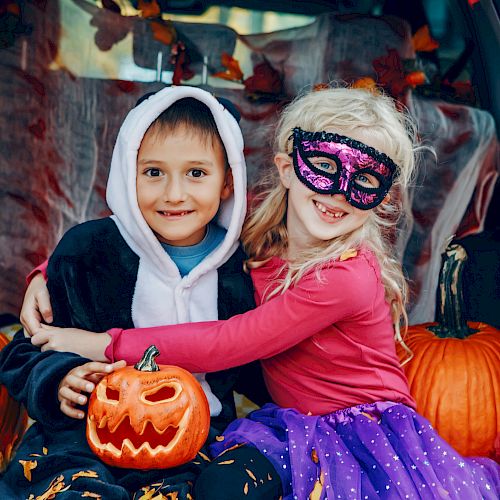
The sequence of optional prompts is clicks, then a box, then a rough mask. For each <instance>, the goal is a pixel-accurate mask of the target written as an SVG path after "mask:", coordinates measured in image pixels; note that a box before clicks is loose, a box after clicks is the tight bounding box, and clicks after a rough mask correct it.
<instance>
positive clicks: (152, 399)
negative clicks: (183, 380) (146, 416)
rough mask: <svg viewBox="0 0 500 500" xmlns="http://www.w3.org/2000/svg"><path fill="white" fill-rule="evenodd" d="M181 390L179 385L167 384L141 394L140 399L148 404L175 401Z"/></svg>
mask: <svg viewBox="0 0 500 500" xmlns="http://www.w3.org/2000/svg"><path fill="white" fill-rule="evenodd" d="M181 390H182V388H181V386H180V384H178V383H176V382H174V383H172V382H169V383H168V384H164V385H161V386H159V387H155V388H154V389H151V390H149V391H145V392H143V394H142V398H141V399H142V400H143V401H145V402H148V403H156V404H158V403H167V402H169V401H173V400H174V399H176V398H177V396H178V395H179V394H180V392H181Z"/></svg>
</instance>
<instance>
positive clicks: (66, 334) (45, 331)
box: [31, 325, 111, 362]
mask: <svg viewBox="0 0 500 500" xmlns="http://www.w3.org/2000/svg"><path fill="white" fill-rule="evenodd" d="M110 342H111V335H109V334H107V333H95V332H89V331H87V330H79V329H78V328H58V327H56V326H49V325H40V328H39V329H38V330H37V331H36V333H35V334H34V335H33V336H32V337H31V343H32V344H33V345H36V346H39V347H40V348H41V350H42V351H59V352H74V353H75V354H79V355H80V356H83V357H85V358H89V359H92V360H94V361H103V362H107V361H108V359H107V358H106V356H105V355H104V352H105V351H106V347H108V344H109V343H110Z"/></svg>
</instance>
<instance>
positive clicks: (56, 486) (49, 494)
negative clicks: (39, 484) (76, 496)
mask: <svg viewBox="0 0 500 500" xmlns="http://www.w3.org/2000/svg"><path fill="white" fill-rule="evenodd" d="M70 487H71V485H70V484H69V485H68V486H65V484H64V476H63V475H62V474H61V475H60V476H57V477H56V478H54V479H53V480H52V481H51V483H50V484H49V487H48V488H47V489H46V490H45V493H43V494H42V495H39V496H37V497H36V500H53V499H54V498H55V497H56V495H57V494H58V493H61V492H62V491H67V490H69V489H70Z"/></svg>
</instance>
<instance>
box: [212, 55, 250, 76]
mask: <svg viewBox="0 0 500 500" xmlns="http://www.w3.org/2000/svg"><path fill="white" fill-rule="evenodd" d="M221 63H222V66H224V68H226V71H219V72H218V73H215V74H214V75H212V76H213V77H215V78H222V79H224V80H230V81H235V82H241V81H242V80H243V71H241V68H240V63H239V62H238V61H237V60H236V59H234V57H232V56H230V55H229V54H228V53H226V52H223V53H222V56H221Z"/></svg>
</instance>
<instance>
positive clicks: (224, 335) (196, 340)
mask: <svg viewBox="0 0 500 500" xmlns="http://www.w3.org/2000/svg"><path fill="white" fill-rule="evenodd" d="M367 274H368V276H367ZM370 276H371V278H370ZM321 278H322V279H321V280H318V279H317V277H316V273H315V272H314V271H312V272H311V273H309V274H308V275H306V276H304V277H303V278H302V279H301V280H300V282H299V283H298V284H297V285H296V286H295V287H294V288H290V289H288V290H287V291H286V292H285V293H284V294H282V295H278V296H276V297H274V298H272V299H271V300H270V301H268V302H265V303H264V304H262V305H261V306H259V307H257V308H256V309H254V310H252V311H248V312H247V313H245V314H240V315H237V316H234V317H232V318H230V319H228V320H226V321H210V322H200V323H187V324H181V325H171V326H164V327H154V328H142V329H130V330H121V329H112V330H110V331H108V333H109V334H110V335H111V337H112V341H111V343H110V344H109V345H108V346H107V347H106V350H105V357H106V358H108V359H110V360H111V361H115V360H119V359H125V360H126V361H127V363H129V364H130V363H135V362H137V361H138V360H139V358H140V357H141V355H142V353H143V352H144V350H145V349H146V348H147V347H149V346H150V345H151V344H155V345H156V346H157V347H158V349H159V350H160V356H159V359H158V361H159V362H160V363H163V364H173V365H179V366H181V367H183V368H185V369H187V370H189V371H191V372H195V373H196V372H211V371H218V370H223V369H226V368H231V367H234V366H238V365H242V364H245V363H248V362H250V361H253V360H256V359H264V358H268V357H271V356H274V355H276V354H279V353H280V352H282V351H285V350H287V349H289V348H290V347H292V346H294V345H296V344H298V343H299V342H301V341H303V340H305V339H307V338H308V337H311V336H312V335H314V334H315V333H318V332H320V331H322V330H323V329H324V328H326V327H328V326H330V325H332V324H333V323H335V322H337V321H340V320H342V319H346V318H348V317H352V316H353V315H355V314H358V313H360V312H362V311H364V310H367V309H368V308H369V307H371V304H372V303H373V297H374V294H375V287H376V286H377V278H376V276H375V273H374V272H373V268H371V267H370V266H369V264H368V262H367V261H366V260H365V259H364V258H356V259H350V260H348V261H345V262H336V263H334V264H332V265H331V267H330V268H325V269H324V270H323V271H322V273H321Z"/></svg>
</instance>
